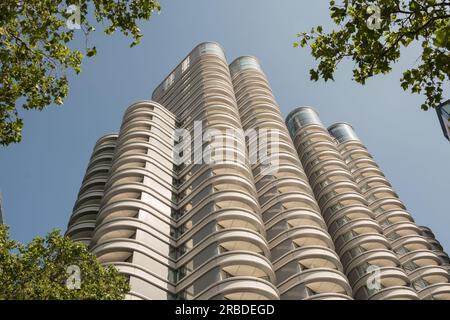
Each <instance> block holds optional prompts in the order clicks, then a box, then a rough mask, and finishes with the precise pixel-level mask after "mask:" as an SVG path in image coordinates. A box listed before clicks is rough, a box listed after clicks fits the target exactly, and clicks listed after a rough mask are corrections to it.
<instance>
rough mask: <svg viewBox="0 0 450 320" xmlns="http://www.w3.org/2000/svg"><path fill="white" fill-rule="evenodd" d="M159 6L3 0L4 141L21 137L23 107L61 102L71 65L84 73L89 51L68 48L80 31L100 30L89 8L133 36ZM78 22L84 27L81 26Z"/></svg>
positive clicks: (0, 118)
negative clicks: (97, 28) (90, 19)
mask: <svg viewBox="0 0 450 320" xmlns="http://www.w3.org/2000/svg"><path fill="white" fill-rule="evenodd" d="M159 10H160V6H159V3H158V2H157V1H155V0H1V1H0V144H1V145H8V144H10V143H14V142H20V140H21V132H22V127H23V121H22V119H21V118H20V116H19V114H18V108H19V107H22V108H24V109H28V110H29V109H36V110H42V109H44V108H45V107H47V106H49V105H51V104H57V105H61V104H63V102H64V99H65V98H66V97H67V94H68V80H67V71H70V70H72V71H74V72H76V73H79V72H80V71H81V65H82V60H83V58H84V56H88V57H92V56H94V55H95V54H96V52H97V50H96V48H95V46H92V47H88V45H87V44H86V52H84V54H83V53H82V52H81V51H79V50H73V49H70V48H69V43H70V42H71V41H72V40H73V39H74V37H75V35H76V32H77V31H79V32H78V34H81V35H82V36H85V37H86V42H87V39H88V36H89V34H90V33H92V32H93V31H95V28H94V27H93V25H92V24H91V23H90V22H89V21H88V13H89V12H91V15H90V16H91V17H93V18H92V19H93V20H96V22H97V23H102V24H104V25H105V27H104V31H105V33H106V34H108V35H110V34H112V33H114V31H116V30H117V29H118V30H120V31H121V32H122V33H123V34H124V35H126V36H131V37H132V39H133V40H132V43H131V46H134V45H136V44H138V43H139V41H140V39H141V37H142V34H141V31H140V29H139V27H138V25H137V23H138V21H139V20H149V19H150V17H151V16H152V13H153V12H154V11H158V12H159ZM78 28H79V30H77V29H78Z"/></svg>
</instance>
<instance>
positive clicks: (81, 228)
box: [66, 134, 117, 246]
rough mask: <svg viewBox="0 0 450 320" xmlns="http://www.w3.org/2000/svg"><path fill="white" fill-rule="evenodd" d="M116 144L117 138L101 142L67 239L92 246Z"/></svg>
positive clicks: (67, 233) (110, 136)
mask: <svg viewBox="0 0 450 320" xmlns="http://www.w3.org/2000/svg"><path fill="white" fill-rule="evenodd" d="M116 140H117V135H116V134H109V135H106V136H103V137H102V138H100V139H99V140H98V141H97V143H96V144H95V147H94V150H93V151H92V156H91V159H90V160H89V164H88V167H87V169H86V173H85V175H84V178H83V182H82V184H81V187H80V191H79V193H78V197H77V200H76V202H75V205H74V207H73V211H72V216H71V217H70V220H69V223H68V226H67V231H66V235H67V236H69V237H70V238H71V239H72V240H74V241H78V242H81V243H84V244H85V245H87V246H89V245H90V243H91V238H92V234H93V231H94V228H95V220H96V218H97V214H98V211H99V209H100V202H101V199H102V197H103V192H104V188H105V184H106V181H107V178H108V173H109V169H110V168H111V162H112V159H113V156H114V151H115V148H116Z"/></svg>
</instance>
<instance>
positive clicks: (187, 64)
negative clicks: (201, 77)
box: [181, 56, 190, 72]
mask: <svg viewBox="0 0 450 320" xmlns="http://www.w3.org/2000/svg"><path fill="white" fill-rule="evenodd" d="M189 64H190V58H189V56H188V57H187V58H186V59H184V61H183V63H182V64H181V72H185V71H186V69H187V68H189Z"/></svg>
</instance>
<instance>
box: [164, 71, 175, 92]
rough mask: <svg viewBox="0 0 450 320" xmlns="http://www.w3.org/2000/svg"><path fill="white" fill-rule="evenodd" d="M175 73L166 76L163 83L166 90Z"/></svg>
mask: <svg viewBox="0 0 450 320" xmlns="http://www.w3.org/2000/svg"><path fill="white" fill-rule="evenodd" d="M174 80H175V75H174V74H173V73H171V74H170V76H168V77H167V79H166V82H165V83H164V90H167V89H168V88H169V87H170V86H171V85H172V84H173V82H174Z"/></svg>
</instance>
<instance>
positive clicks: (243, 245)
mask: <svg viewBox="0 0 450 320" xmlns="http://www.w3.org/2000/svg"><path fill="white" fill-rule="evenodd" d="M153 99H154V100H156V101H159V102H160V103H162V104H163V105H164V106H166V107H167V108H168V109H169V110H171V111H172V112H173V113H174V114H175V115H176V116H177V125H178V127H179V128H181V129H184V130H185V131H186V132H187V133H188V136H189V137H190V138H191V139H187V140H188V141H184V139H183V141H179V140H178V141H177V142H179V143H180V144H181V146H184V145H189V146H191V148H190V150H189V151H188V152H187V153H189V154H183V155H182V157H183V158H184V159H185V160H186V161H185V162H183V163H181V164H180V165H179V166H177V167H176V169H175V175H176V177H175V184H176V185H177V193H178V199H177V201H178V207H177V214H176V217H175V219H176V221H177V231H176V233H177V237H178V238H177V239H178V240H177V252H176V259H177V269H178V279H177V280H178V282H177V286H176V290H177V293H178V295H179V297H180V298H182V299H278V297H279V296H278V290H277V288H276V287H275V286H274V283H275V274H274V272H273V270H272V266H271V264H270V260H269V257H270V252H269V249H268V245H267V242H266V240H265V230H264V226H263V223H262V221H261V215H260V207H259V204H258V200H257V195H256V191H255V187H254V182H253V178H252V175H251V171H250V168H249V165H248V159H247V158H246V155H245V152H243V151H244V149H243V143H242V141H241V139H240V136H239V135H237V134H236V132H239V131H241V130H242V127H241V123H240V120H239V112H238V110H237V106H236V100H235V97H234V92H233V86H232V83H231V79H230V73H229V70H228V65H227V62H226V59H225V55H224V53H223V50H222V48H221V47H220V46H219V45H218V44H216V43H210V42H208V43H202V44H200V45H199V46H197V47H196V48H194V50H193V51H192V52H191V53H190V54H189V55H188V56H187V57H186V58H185V59H184V60H183V61H182V62H181V63H180V65H179V66H177V67H176V68H175V70H174V71H173V72H172V73H171V74H170V75H169V76H168V77H167V78H166V79H165V80H164V81H163V83H162V84H161V85H160V86H158V88H157V89H156V90H155V91H154V93H153ZM225 141H226V143H225ZM179 146H180V145H177V148H178V147H179ZM180 157H181V155H180Z"/></svg>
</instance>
